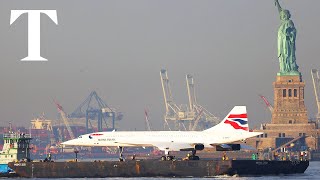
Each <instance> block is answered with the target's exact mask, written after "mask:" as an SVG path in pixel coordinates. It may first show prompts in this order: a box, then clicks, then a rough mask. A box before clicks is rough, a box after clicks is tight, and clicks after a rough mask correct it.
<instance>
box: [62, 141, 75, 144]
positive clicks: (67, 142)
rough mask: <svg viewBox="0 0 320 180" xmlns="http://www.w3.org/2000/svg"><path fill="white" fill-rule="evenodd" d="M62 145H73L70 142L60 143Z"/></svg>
mask: <svg viewBox="0 0 320 180" xmlns="http://www.w3.org/2000/svg"><path fill="white" fill-rule="evenodd" d="M61 144H62V145H73V143H72V140H70V141H65V142H63V143H61Z"/></svg>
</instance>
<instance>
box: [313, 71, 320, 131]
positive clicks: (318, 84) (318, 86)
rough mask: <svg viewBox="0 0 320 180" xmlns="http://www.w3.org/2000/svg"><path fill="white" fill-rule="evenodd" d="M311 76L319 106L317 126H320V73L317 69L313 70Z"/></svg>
mask: <svg viewBox="0 0 320 180" xmlns="http://www.w3.org/2000/svg"><path fill="white" fill-rule="evenodd" d="M311 76H312V81H313V88H314V94H315V97H316V102H317V106H318V112H317V115H316V118H317V124H318V126H319V123H320V99H319V96H320V78H319V73H318V70H317V69H312V70H311Z"/></svg>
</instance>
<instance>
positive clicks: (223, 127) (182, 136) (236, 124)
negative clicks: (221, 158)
mask: <svg viewBox="0 0 320 180" xmlns="http://www.w3.org/2000/svg"><path fill="white" fill-rule="evenodd" d="M260 134H263V133H262V132H250V131H249V126H248V118H247V111H246V106H235V107H234V108H233V109H232V110H231V111H230V113H229V114H228V115H227V116H226V117H225V118H224V119H223V120H222V121H221V122H220V123H219V124H217V125H216V126H213V127H211V128H209V129H206V130H204V131H112V132H95V133H90V134H85V135H81V136H79V137H78V138H76V139H72V140H69V141H66V142H63V143H62V144H63V145H65V146H109V147H118V148H119V156H120V161H121V160H123V158H122V152H123V147H149V146H155V147H158V148H159V149H160V150H163V151H165V156H162V158H161V159H162V160H172V159H174V157H173V156H171V155H170V154H169V152H170V151H191V152H192V154H191V155H190V156H189V157H188V159H190V160H198V159H199V157H198V156H196V155H195V154H196V151H197V150H203V149H204V148H214V147H215V148H216V149H217V150H218V151H219V150H221V151H228V150H231V151H233V150H240V144H231V143H234V142H236V141H243V140H245V139H247V138H250V137H254V136H258V135H260Z"/></svg>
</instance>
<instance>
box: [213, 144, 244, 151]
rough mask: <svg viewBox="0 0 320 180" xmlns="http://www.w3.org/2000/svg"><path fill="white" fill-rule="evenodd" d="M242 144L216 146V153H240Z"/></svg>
mask: <svg viewBox="0 0 320 180" xmlns="http://www.w3.org/2000/svg"><path fill="white" fill-rule="evenodd" d="M240 149H241V145H240V144H221V145H217V146H216V151H239V150H240Z"/></svg>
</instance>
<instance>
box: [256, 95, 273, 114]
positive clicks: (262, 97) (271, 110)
mask: <svg viewBox="0 0 320 180" xmlns="http://www.w3.org/2000/svg"><path fill="white" fill-rule="evenodd" d="M259 96H260V97H261V99H262V100H263V101H264V103H265V104H266V105H267V107H268V108H269V110H270V112H271V113H272V112H273V107H272V105H271V104H270V103H269V101H268V100H267V98H266V97H264V96H262V95H259Z"/></svg>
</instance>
